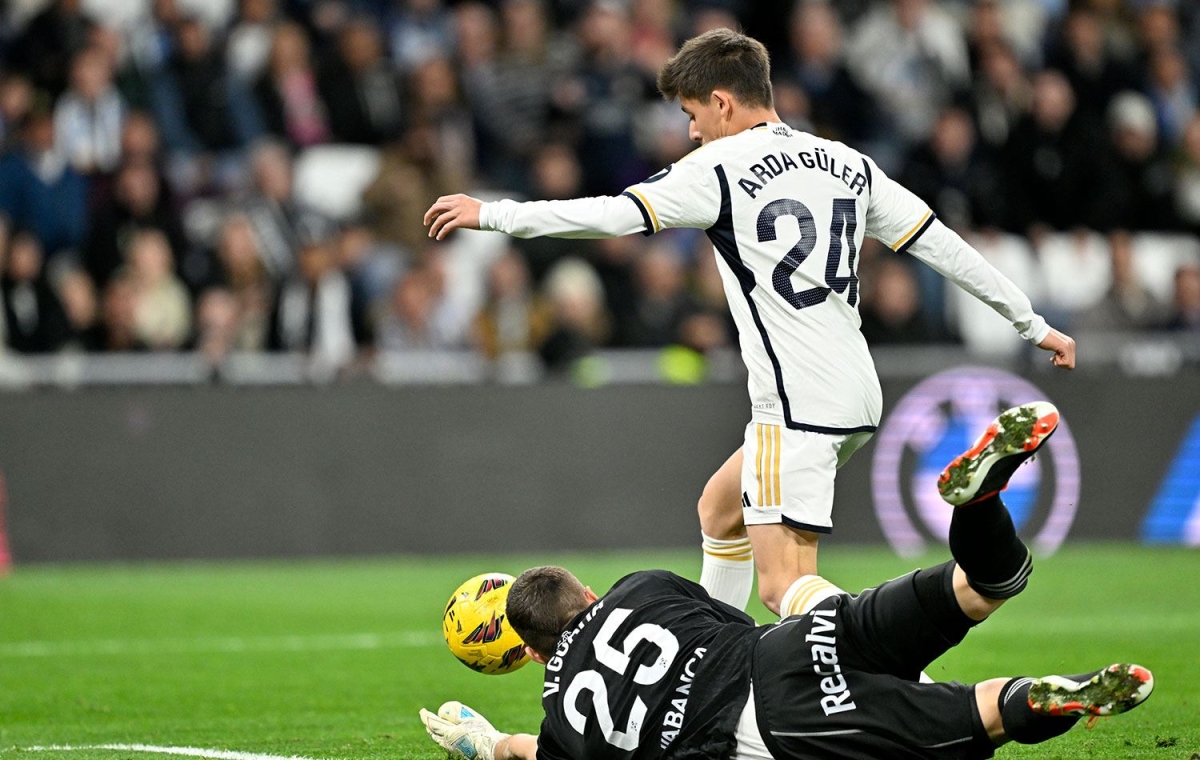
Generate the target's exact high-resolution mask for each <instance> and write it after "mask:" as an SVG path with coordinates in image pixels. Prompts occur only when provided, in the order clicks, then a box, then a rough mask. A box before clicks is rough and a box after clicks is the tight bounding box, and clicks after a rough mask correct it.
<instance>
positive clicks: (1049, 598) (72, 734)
mask: <svg viewBox="0 0 1200 760" xmlns="http://www.w3.org/2000/svg"><path fill="white" fill-rule="evenodd" d="M697 555H698V550H697V551H696V552H681V551H677V550H673V551H669V552H657V553H644V552H643V553H628V552H624V553H613V554H603V555H589V556H582V555H549V554H547V555H537V556H534V555H524V556H477V557H453V558H446V557H437V558H434V557H430V558H397V559H378V560H357V561H340V560H339V561H333V560H330V561H307V562H292V561H289V562H262V563H177V564H176V563H171V564H149V565H132V566H124V565H108V566H73V567H19V568H17V570H16V571H15V572H14V573H13V574H12V575H11V576H10V577H8V578H7V579H0V760H15V759H17V758H20V759H21V760H35V758H36V759H37V760H43V759H44V760H85V759H86V758H98V759H100V758H103V759H104V760H118V759H119V758H134V757H140V758H149V757H153V756H152V755H147V754H139V753H133V752H129V751H114V750H81V751H65V750H64V751H50V752H32V751H29V749H28V748H30V747H34V746H47V745H94V744H112V743H119V744H152V745H165V746H190V747H202V748H220V749H227V750H238V751H243V752H258V753H268V754H274V755H300V756H304V757H309V758H323V759H324V758H427V759H428V760H437V758H439V757H440V752H439V751H438V750H437V748H436V747H435V746H434V745H433V744H432V743H431V742H429V740H428V739H427V738H426V737H425V735H424V733H423V731H422V729H421V726H420V723H419V722H418V720H417V717H416V713H417V708H418V707H421V706H427V707H430V708H434V709H436V707H437V706H438V704H440V703H441V702H442V701H444V700H448V699H459V700H462V701H464V702H466V703H468V704H470V705H472V706H474V707H476V708H478V709H479V710H481V711H482V712H483V713H484V714H485V715H487V716H488V717H490V718H491V719H492V720H493V722H495V723H496V724H497V725H498V726H500V727H502V728H503V729H507V730H510V731H536V729H537V726H538V722H539V698H540V677H541V669H540V667H538V666H537V665H533V664H530V665H528V666H526V667H525V668H524V669H523V670H522V671H520V672H518V673H516V674H513V675H508V676H482V675H478V674H476V673H473V672H471V671H469V670H468V669H466V668H464V667H463V666H462V665H460V664H459V663H458V662H456V661H455V660H454V659H453V658H452V657H451V656H450V654H449V653H448V652H447V651H446V649H445V646H444V645H443V643H442V641H441V632H440V616H441V612H442V606H443V604H444V603H445V601H446V599H447V598H448V597H449V594H450V592H451V591H453V590H454V588H455V587H456V586H457V585H458V584H459V583H460V582H461V581H463V580H465V579H466V578H468V577H470V576H471V575H475V574H477V573H480V572H485V571H504V572H510V573H516V572H519V571H520V570H522V569H524V568H525V567H526V566H529V565H532V564H543V563H547V562H555V563H560V564H565V565H567V566H568V567H571V568H572V569H573V570H575V571H576V573H577V574H578V575H580V577H582V578H583V579H584V580H585V582H587V583H589V584H590V585H592V586H593V587H594V588H595V589H596V590H597V591H603V590H606V589H607V588H608V587H609V585H610V584H611V583H612V582H613V581H614V580H616V579H617V578H618V577H620V576H621V575H623V574H625V573H626V572H630V571H632V570H636V569H642V568H647V567H665V568H668V569H672V570H675V571H677V572H680V573H682V574H684V575H687V576H690V577H696V576H697V575H698V570H699V561H698V556H697ZM821 561H822V570H823V572H824V574H825V575H826V576H827V577H829V578H830V579H832V580H834V581H835V582H838V583H840V584H841V585H842V586H844V587H845V588H848V589H852V590H858V589H861V588H863V587H864V586H868V585H873V584H874V583H877V582H879V581H882V580H884V579H886V578H890V577H893V576H896V575H899V574H901V573H903V572H905V571H907V570H908V569H909V568H911V567H913V566H915V564H917V563H913V562H910V561H908V560H903V559H899V558H897V557H895V556H894V555H892V554H891V553H890V552H889V551H887V550H884V549H862V548H854V547H840V546H837V545H836V544H831V545H829V546H828V547H827V548H826V549H825V550H824V551H823V554H822V559H821ZM937 561H940V557H929V558H925V562H926V564H932V563H934V562H937ZM1197 581H1200V552H1195V551H1186V550H1181V549H1160V550H1152V549H1143V548H1135V547H1131V546H1119V545H1078V546H1073V547H1071V548H1069V549H1067V550H1064V551H1063V552H1061V553H1060V554H1059V555H1057V556H1055V557H1053V558H1048V559H1045V560H1042V561H1040V562H1039V563H1038V566H1037V569H1036V571H1035V573H1034V576H1033V579H1032V582H1031V585H1030V588H1029V591H1027V592H1026V594H1024V595H1023V596H1021V597H1019V598H1017V599H1016V600H1014V601H1013V602H1011V603H1010V604H1009V605H1008V606H1007V607H1006V608H1005V609H1003V610H1001V611H1000V613H999V614H998V615H997V616H996V617H995V618H994V619H993V620H991V621H989V622H988V623H987V624H985V625H984V626H982V627H981V628H979V629H977V630H976V631H974V632H973V633H972V634H971V636H969V637H968V639H967V641H966V642H965V643H964V644H963V645H962V646H961V647H959V648H958V649H956V650H955V651H953V652H951V653H950V654H948V655H947V656H946V657H944V658H943V659H942V660H939V661H938V662H936V663H934V664H933V666H932V667H931V668H930V673H931V675H933V676H934V678H937V679H939V680H949V679H958V680H978V679H982V678H987V677H993V676H1000V675H1041V674H1044V673H1052V672H1078V671H1080V670H1085V669H1090V668H1095V667H1099V666H1101V665H1105V664H1108V663H1110V662H1114V661H1120V660H1131V661H1134V662H1139V663H1141V664H1143V665H1146V666H1148V667H1150V668H1152V669H1153V670H1154V673H1155V675H1156V677H1157V680H1158V688H1157V691H1156V693H1155V694H1154V696H1153V697H1152V698H1151V700H1150V701H1149V702H1148V703H1147V704H1146V705H1144V706H1142V707H1141V708H1139V709H1138V710H1136V711H1134V712H1133V713H1131V714H1129V715H1125V716H1119V717H1116V718H1112V719H1108V720H1103V721H1101V722H1100V724H1099V725H1098V726H1096V727H1095V728H1094V729H1092V730H1085V729H1084V728H1082V727H1077V728H1076V729H1074V730H1073V731H1072V732H1071V733H1070V734H1068V736H1067V737H1065V738H1064V739H1062V740H1059V741H1057V742H1055V743H1052V744H1048V745H1043V747H1041V748H1027V747H1017V746H1014V745H1009V746H1008V747H1006V748H1004V749H1002V750H1000V751H999V753H998V756H999V757H1013V758H1020V757H1035V756H1036V757H1050V758H1155V759H1156V760H1193V758H1200V754H1197V753H1200V592H1198V591H1197ZM755 604H756V607H755V608H754V609H753V610H752V612H755V614H756V615H757V616H758V617H759V619H760V620H763V621H767V620H770V616H769V614H768V613H767V612H766V611H765V610H763V609H762V608H761V607H758V606H757V603H755Z"/></svg>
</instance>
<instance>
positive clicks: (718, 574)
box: [425, 29, 1075, 617]
mask: <svg viewBox="0 0 1200 760" xmlns="http://www.w3.org/2000/svg"><path fill="white" fill-rule="evenodd" d="M658 87H659V90H661V92H662V94H663V96H664V97H665V98H667V99H670V100H673V99H676V98H678V99H679V101H680V105H681V107H682V109H683V111H684V112H685V113H686V114H687V115H688V117H689V120H690V122H689V128H688V131H689V136H690V137H691V138H692V139H693V140H695V141H696V142H699V143H700V144H701V147H700V148H698V149H697V150H695V151H693V152H692V153H690V154H688V155H687V156H685V157H684V158H682V159H680V160H679V161H678V162H676V163H675V164H673V165H671V166H669V167H667V168H666V169H664V170H663V171H661V172H659V173H658V174H655V175H654V176H652V177H650V178H649V179H647V180H645V181H644V182H641V183H639V184H637V185H634V186H632V187H630V188H628V189H627V190H626V191H625V192H624V193H622V194H621V195H618V196H612V197H599V198H579V199H575V200H563V201H535V202H529V203H517V202H515V201H511V200H502V201H497V202H494V203H481V202H480V201H478V200H477V199H474V198H471V197H469V196H466V195H451V196H445V197H442V198H439V199H438V201H437V202H436V203H434V204H433V206H431V207H430V209H429V211H428V212H426V215H425V224H426V225H429V226H430V229H429V234H430V236H431V237H434V238H436V239H438V240H441V239H443V238H444V237H445V236H446V235H447V234H448V233H449V232H451V231H452V230H454V229H457V228H466V229H484V230H495V231H499V232H504V233H507V234H510V235H515V236H517V237H535V236H551V237H567V238H601V237H615V236H620V235H629V234H632V233H636V232H641V233H643V234H646V235H650V234H654V233H656V232H659V231H660V230H663V229H671V228H678V227H690V228H696V229H702V230H705V231H706V232H707V234H708V236H709V238H710V239H711V240H712V243H713V248H714V252H715V255H716V257H717V262H718V267H719V269H720V272H721V278H722V280H723V282H724V286H725V293H726V296H727V300H728V302H729V307H730V309H731V311H732V313H733V316H734V320H735V322H736V324H737V327H738V336H739V343H740V346H741V353H742V358H743V360H744V361H745V363H746V367H747V369H748V370H749V390H750V402H751V409H752V411H751V421H750V423H749V424H748V425H747V426H746V433H745V439H744V441H743V443H742V446H741V447H740V448H739V449H738V450H737V451H735V452H734V454H733V455H732V456H731V457H730V458H729V460H728V461H726V462H725V464H724V465H722V466H721V468H720V469H718V471H717V472H716V474H714V475H713V477H712V478H711V479H710V480H709V482H708V484H707V485H706V487H705V489H704V494H703V495H702V496H701V499H700V502H699V512H700V524H701V532H702V539H703V546H704V564H703V569H702V573H701V585H702V586H704V588H705V589H706V590H708V591H709V593H710V594H712V595H713V596H714V597H716V598H717V599H720V600H722V601H725V602H727V603H729V604H732V605H733V606H735V607H738V608H744V607H745V605H746V602H747V601H748V600H749V596H750V590H751V587H752V584H753V580H754V566H757V570H758V581H759V596H760V597H761V599H762V601H763V603H764V604H765V605H766V606H767V607H768V608H769V609H771V610H772V611H774V612H776V613H778V614H780V615H781V616H784V617H786V616H787V615H790V614H794V613H798V612H801V611H804V610H807V609H810V608H811V607H812V606H813V605H814V604H815V603H817V602H819V601H821V599H823V598H826V597H828V596H829V595H832V594H834V593H837V591H838V590H837V589H836V588H835V587H833V586H832V585H831V584H828V583H827V582H825V581H824V580H823V579H820V578H819V577H814V576H815V573H816V564H817V542H818V538H819V535H820V534H822V533H829V532H830V531H831V530H832V527H833V522H832V518H831V513H832V507H833V491H834V478H835V475H836V472H837V469H838V468H839V467H840V466H841V465H842V464H844V463H845V462H846V461H847V459H848V458H849V457H850V456H851V455H852V454H853V453H854V451H856V450H857V449H858V448H860V447H861V446H862V445H863V444H864V443H865V442H866V441H867V439H869V438H870V436H871V434H872V433H873V432H874V431H875V429H876V426H877V425H878V424H879V419H880V414H881V411H882V396H881V392H880V387H879V378H878V376H877V375H876V372H875V366H874V364H873V363H872V361H871V355H870V353H869V352H868V350H867V344H866V341H865V339H864V338H863V335H862V333H861V332H860V330H859V327H860V325H861V320H860V318H859V314H858V301H859V287H858V277H857V274H856V271H857V270H856V266H857V255H858V251H859V250H860V248H861V246H862V242H863V238H864V237H865V236H870V237H872V238H875V239H876V240H879V241H881V242H882V243H884V244H885V245H887V246H888V247H889V248H891V249H893V250H894V251H896V252H897V253H899V254H904V253H907V254H909V255H912V256H915V257H916V258H918V259H920V260H921V261H924V262H925V263H926V264H928V265H929V266H931V267H933V268H934V269H935V270H936V271H938V272H939V273H941V274H942V275H943V276H944V277H946V278H948V279H950V280H951V281H952V282H954V283H955V284H957V285H958V286H959V287H961V288H963V289H965V290H966V291H967V292H969V293H971V294H972V295H974V296H975V297H977V298H979V299H980V300H982V301H984V302H985V303H987V304H988V305H989V306H991V307H992V308H993V309H995V310H996V311H997V312H998V313H999V314H1001V315H1002V316H1004V318H1005V319H1007V320H1009V322H1011V323H1012V325H1013V327H1014V329H1016V330H1017V332H1018V333H1020V335H1021V336H1022V337H1023V338H1025V339H1026V340H1029V341H1031V342H1033V343H1035V344H1036V345H1038V346H1039V347H1041V348H1043V349H1046V350H1048V351H1051V352H1053V358H1052V361H1053V363H1054V364H1055V365H1056V366H1059V367H1063V368H1066V369H1071V368H1073V367H1074V365H1075V343H1074V341H1073V340H1072V339H1071V338H1070V337H1068V336H1066V335H1064V334H1062V333H1061V332H1058V331H1057V330H1054V329H1052V328H1051V327H1050V326H1049V325H1047V324H1046V321H1045V320H1044V319H1042V318H1041V317H1040V316H1038V315H1037V314H1036V313H1034V311H1033V308H1032V306H1031V305H1030V302H1029V299H1028V298H1027V297H1026V296H1025V294H1024V293H1022V292H1021V291H1020V290H1019V289H1018V288H1017V287H1016V286H1015V285H1014V284H1013V283H1012V282H1011V281H1010V280H1009V279H1008V278H1006V277H1005V276H1004V275H1003V274H1001V273H1000V272H999V271H998V270H996V269H995V268H994V267H992V266H991V265H990V264H988V263H987V261H985V260H984V259H983V257H982V256H981V255H980V254H979V253H978V252H977V251H975V250H974V249H973V248H971V247H970V246H969V245H967V243H966V242H964V241H963V240H962V238H960V237H959V236H958V235H957V234H955V233H954V232H953V231H951V230H950V229H949V228H947V227H946V226H945V225H943V224H942V223H941V222H940V221H938V219H937V218H936V216H935V215H934V213H933V211H932V210H931V209H930V208H929V206H928V205H927V204H926V203H924V202H923V201H922V200H921V199H919V198H918V197H917V196H915V195H914V194H913V193H911V192H909V191H908V190H906V189H905V188H904V187H902V186H901V185H899V184H897V183H896V182H894V181H893V180H891V179H889V178H888V177H887V176H886V175H885V174H884V173H883V172H882V171H881V170H880V169H879V167H878V166H876V165H875V163H874V162H873V161H872V160H871V159H870V158H869V157H867V156H865V155H863V154H862V153H859V152H858V151H856V150H854V149H852V148H850V147H848V146H846V145H843V144H841V143H838V142H833V141H830V140H824V139H821V138H819V137H815V136H813V135H811V134H807V133H804V132H798V131H796V130H794V129H792V128H791V127H789V126H787V125H786V124H783V123H781V122H780V120H779V116H778V114H776V113H775V109H774V107H773V105H772V95H771V78H770V61H769V58H768V55H767V51H766V49H765V48H764V47H763V46H762V44H761V43H759V42H758V41H757V40H754V39H752V38H750V37H747V36H745V35H743V34H739V33H737V32H733V31H730V30H728V29H718V30H714V31H711V32H707V33H705V34H703V35H700V36H699V37H695V38H693V39H691V40H688V41H687V42H686V43H685V44H684V45H683V47H682V48H681V49H680V50H679V52H678V53H677V54H676V55H675V56H674V57H673V58H672V59H671V60H670V61H668V62H667V63H666V64H665V65H664V67H663V69H662V70H661V71H660V72H659V75H658ZM752 559H753V561H754V562H753V565H752V563H751V560H752Z"/></svg>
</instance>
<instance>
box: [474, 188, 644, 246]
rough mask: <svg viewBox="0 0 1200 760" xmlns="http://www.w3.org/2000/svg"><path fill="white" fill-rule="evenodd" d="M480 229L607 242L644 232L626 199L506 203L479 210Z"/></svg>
mask: <svg viewBox="0 0 1200 760" xmlns="http://www.w3.org/2000/svg"><path fill="white" fill-rule="evenodd" d="M479 228H480V229H482V230H490V231H494V232H504V233H506V234H509V235H513V236H514V237H519V238H530V237H557V238H577V239H581V238H608V237H620V236H622V235H631V234H633V233H635V232H641V231H642V229H643V223H642V214H641V213H640V212H639V210H638V208H637V206H636V205H635V204H633V203H631V202H630V201H629V199H628V198H625V197H623V196H620V195H618V196H601V197H597V198H576V199H574V200H568V201H530V202H527V203H518V202H517V201H510V200H503V201H495V202H492V203H484V204H483V205H481V206H480V207H479Z"/></svg>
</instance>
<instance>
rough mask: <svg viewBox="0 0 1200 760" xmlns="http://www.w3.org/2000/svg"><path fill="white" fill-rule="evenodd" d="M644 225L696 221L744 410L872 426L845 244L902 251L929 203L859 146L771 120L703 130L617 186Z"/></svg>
mask: <svg viewBox="0 0 1200 760" xmlns="http://www.w3.org/2000/svg"><path fill="white" fill-rule="evenodd" d="M625 195H626V196H627V197H629V198H631V199H632V200H633V201H634V202H635V203H636V204H637V205H638V207H639V209H640V210H641V212H642V214H643V217H644V223H645V225H646V231H647V232H648V233H650V232H657V231H659V230H661V229H665V228H669V227H698V228H701V229H705V230H707V232H708V236H709V238H710V239H711V240H712V242H713V247H714V249H715V253H716V256H717V261H718V263H719V266H720V270H721V276H722V278H723V280H724V284H725V293H726V296H727V299H728V301H729V307H730V309H731V310H732V312H733V316H734V319H735V321H736V322H737V326H738V333H739V340H740V343H741V351H742V357H743V359H744V361H745V363H746V367H747V368H748V369H749V371H750V399H751V403H752V405H753V410H754V412H753V416H754V419H755V420H757V421H762V422H770V423H774V424H780V423H782V424H785V425H786V426H787V427H788V428H791V429H793V430H810V431H815V432H822V433H850V432H861V431H870V430H874V429H875V426H876V425H877V424H878V423H879V417H880V412H881V408H882V395H881V393H880V389H879V378H878V376H877V375H876V373H875V365H874V363H873V362H872V361H871V355H870V353H869V352H868V351H867V343H866V340H865V339H864V338H863V335H862V333H861V332H860V331H859V326H860V324H861V320H860V318H859V315H858V302H859V287H858V277H857V274H856V272H857V265H858V260H857V257H858V251H859V250H860V249H861V247H862V242H863V237H864V236H865V235H870V236H871V237H873V238H876V239H878V240H881V241H882V242H884V243H885V244H887V245H888V246H889V247H891V248H893V249H895V250H898V251H903V250H904V249H906V248H907V247H908V246H909V245H911V244H912V243H913V242H915V241H916V240H917V239H918V238H919V237H920V236H921V235H922V233H924V232H925V230H926V229H927V228H928V227H929V226H930V225H931V224H932V223H933V219H934V216H933V212H932V211H931V210H930V209H929V207H928V206H927V205H926V204H925V203H923V202H922V201H921V200H920V199H918V198H917V197H916V196H915V195H913V194H912V193H911V192H909V191H907V190H905V189H904V188H903V187H901V186H900V185H898V184H896V183H895V182H892V181H890V180H888V179H887V178H886V177H885V176H884V175H883V172H881V171H880V170H879V168H878V167H876V166H875V164H874V163H873V162H872V161H871V159H869V158H867V157H866V156H864V155H863V154H861V153H859V152H858V151H856V150H854V149H852V148H850V147H848V146H846V145H843V144H841V143H837V142H831V141H829V140H824V139H821V138H819V137H815V136H813V135H811V134H807V133H804V132H798V131H795V130H793V129H791V128H790V127H788V126H787V125H784V124H778V123H775V124H761V125H759V126H757V127H755V128H753V129H749V130H746V131H745V132H741V133H739V134H736V135H732V136H730V137H726V138H723V139H720V140H715V141H713V142H711V143H708V144H707V145H705V146H703V147H701V148H699V149H698V150H696V151H693V152H692V153H690V154H689V155H688V156H686V157H685V158H683V159H681V160H680V161H679V162H677V163H675V164H674V165H672V166H671V167H669V168H668V169H666V170H664V171H662V172H660V173H658V174H656V175H654V176H653V177H651V178H649V179H648V180H646V181H645V182H642V183H640V184H637V185H634V186H632V187H630V188H629V189H628V190H626V192H625Z"/></svg>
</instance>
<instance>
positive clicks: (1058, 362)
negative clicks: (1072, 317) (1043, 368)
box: [1038, 328, 1075, 369]
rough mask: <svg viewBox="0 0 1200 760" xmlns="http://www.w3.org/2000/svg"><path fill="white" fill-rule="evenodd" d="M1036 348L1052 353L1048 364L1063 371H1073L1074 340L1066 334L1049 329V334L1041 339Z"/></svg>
mask: <svg viewBox="0 0 1200 760" xmlns="http://www.w3.org/2000/svg"><path fill="white" fill-rule="evenodd" d="M1038 348H1043V349H1045V350H1047V351H1053V352H1054V356H1052V357H1050V363H1051V364H1053V365H1054V366H1055V367H1061V368H1063V369H1075V340H1074V339H1073V338H1072V337H1071V336H1070V335H1067V334H1066V333H1061V332H1059V331H1058V330H1055V329H1054V328H1050V333H1049V334H1048V335H1047V336H1046V337H1045V338H1042V342H1041V343H1039V344H1038Z"/></svg>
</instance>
